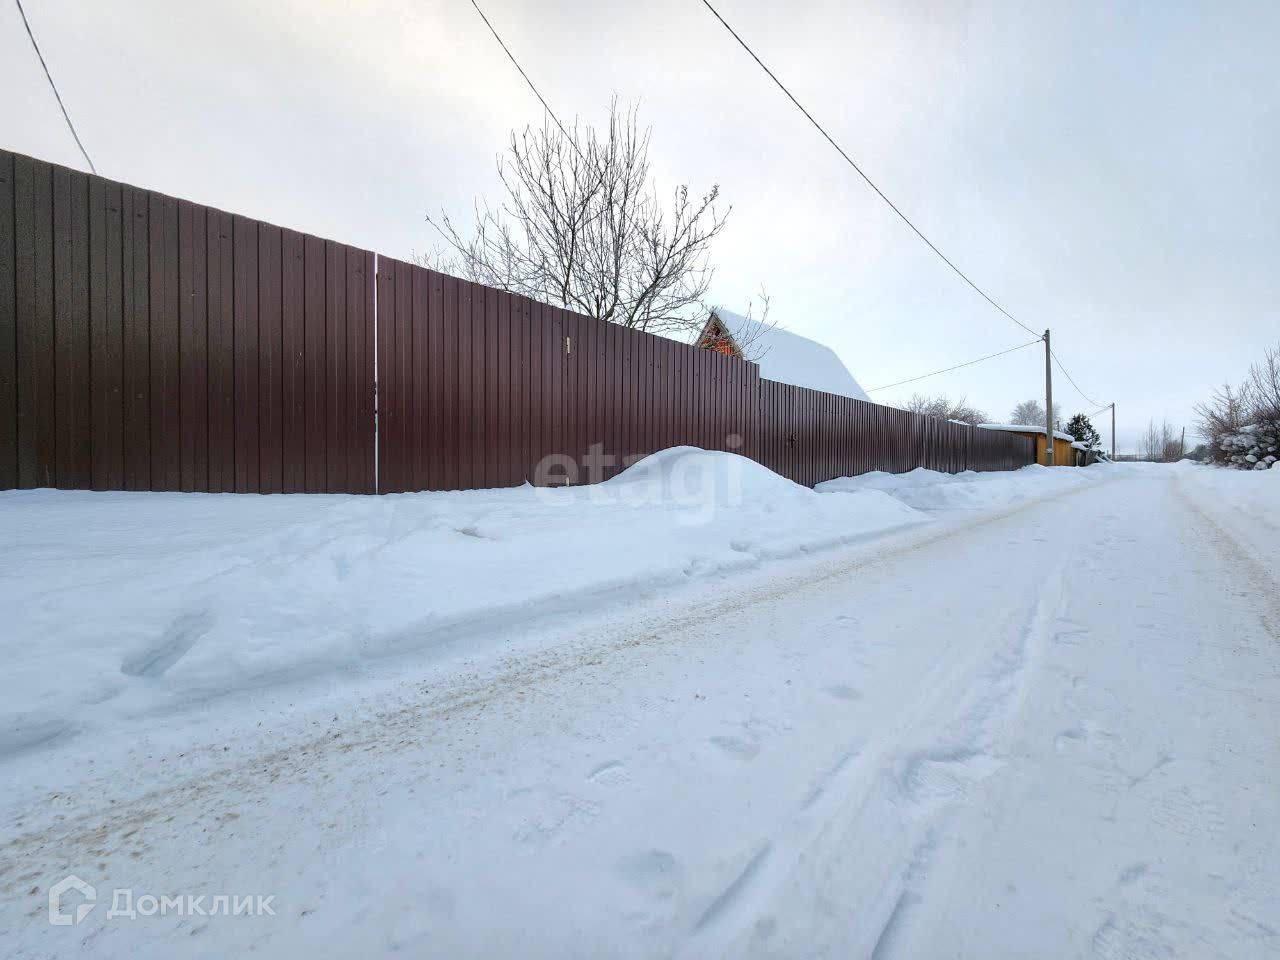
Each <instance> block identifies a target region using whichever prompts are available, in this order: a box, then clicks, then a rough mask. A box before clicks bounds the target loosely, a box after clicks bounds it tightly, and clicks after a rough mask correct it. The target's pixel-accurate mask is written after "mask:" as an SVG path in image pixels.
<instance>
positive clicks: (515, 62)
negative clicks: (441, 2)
mask: <svg viewBox="0 0 1280 960" xmlns="http://www.w3.org/2000/svg"><path fill="white" fill-rule="evenodd" d="M471 5H472V6H473V7H475V8H476V13H478V14H480V19H481V20H483V21H484V25H485V26H486V27H488V28H489V32H490V33H492V34H493V39H495V40H497V41H498V46H500V47H502V52H503V53H505V54H506V55H507V59H508V60H510V61H511V63H512V65H513V66H515V68H516V69H517V70H519V71H520V76H522V77H524V82H525V83H527V84H528V85H529V89H530V90H532V91H533V95H534V96H535V97H537V98H538V102H539V103H541V104H542V109H544V110H546V111H547V114H548V115H549V116H550V117H551V119H552V120H554V121H555V123H556V126H557V127H559V128H560V132H561V133H563V134H564V135H565V138H566V139H567V140H568V141H569V142H570V143H572V144H573V145H574V147H575V149H576V148H577V143H576V142H575V141H574V139H573V137H571V136H569V131H568V130H566V129H565V128H564V124H563V123H561V122H560V118H559V117H557V116H556V112H555V111H554V110H552V109H551V105H550V104H548V103H547V101H546V99H545V98H543V96H542V94H541V93H539V92H538V88H537V87H535V86H534V85H533V81H532V80H530V79H529V75H528V74H527V73H525V72H524V67H522V66H520V61H518V60H517V59H516V58H515V55H514V54H513V53H512V52H511V50H510V49H509V48H508V47H507V45H506V43H505V42H504V41H503V39H502V37H500V36H499V35H498V31H497V30H495V29H494V28H493V24H492V23H490V22H489V18H488V17H486V16H485V15H484V11H483V10H481V9H480V4H478V3H476V0H471Z"/></svg>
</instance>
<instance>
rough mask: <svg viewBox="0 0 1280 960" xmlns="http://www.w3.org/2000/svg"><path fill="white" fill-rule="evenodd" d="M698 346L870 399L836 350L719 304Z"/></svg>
mask: <svg viewBox="0 0 1280 960" xmlns="http://www.w3.org/2000/svg"><path fill="white" fill-rule="evenodd" d="M694 342H695V345H696V346H698V347H701V348H702V349H704V350H715V351H718V352H719V353H723V354H725V355H726V356H730V357H740V358H743V359H746V360H751V361H752V362H754V363H758V364H759V365H760V376H762V377H764V378H765V379H767V380H777V381H778V382H780V383H789V384H792V385H793V386H797V387H808V388H809V389H810V390H822V391H825V392H826V393H834V394H838V395H839V396H842V397H852V398H853V399H854V400H869V399H870V398H869V397H868V396H867V394H866V391H864V390H863V389H862V387H860V386H859V385H858V381H857V380H855V379H854V378H853V374H851V373H850V372H849V371H848V369H847V368H846V367H845V365H844V364H843V363H841V362H840V358H839V357H838V356H836V353H835V351H834V350H832V349H831V348H830V347H826V346H823V345H822V344H820V343H818V342H817V341H815V340H810V339H809V338H808V337H802V336H800V334H798V333H791V332H790V331H789V330H783V329H781V328H779V327H776V326H771V325H769V324H767V323H760V322H759V321H757V320H751V319H749V318H747V317H744V316H741V315H739V314H736V313H731V312H729V311H728V310H722V309H719V308H717V309H716V310H714V311H712V313H711V316H709V317H708V318H707V322H706V324H705V325H704V326H703V328H702V332H701V333H700V334H699V335H698V338H697V340H695V341H694Z"/></svg>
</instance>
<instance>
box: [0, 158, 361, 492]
mask: <svg viewBox="0 0 1280 960" xmlns="http://www.w3.org/2000/svg"><path fill="white" fill-rule="evenodd" d="M372 274H373V255H372V254H370V253H367V252H365V251H362V250H356V249H354V248H352V247H347V246H344V245H343V244H340V243H333V242H331V241H327V240H320V239H318V238H316V237H310V236H306V235H304V234H300V233H296V232H295V231H292V230H285V229H281V228H279V227H275V226H272V225H270V224H266V223H261V222H259V221H257V220H251V219H248V218H246V217H240V216H234V215H232V214H228V213H223V212H222V211H220V210H214V209H211V208H209V207H203V206H200V205H198V204H194V203H190V202H188V201H185V200H175V199H174V198H172V197H167V196H164V195H163V194H159V193H155V192H152V191H149V190H140V189H137V188H135V187H130V186H126V185H124V184H119V183H115V182H112V181H110V180H105V179H103V178H101V177H93V176H88V175H86V174H82V173H79V172H77V171H74V170H69V169H67V168H65V167H59V166H55V165H52V164H48V163H44V162H42V161H40V160H34V159H32V158H30V157H24V156H20V155H15V154H12V153H7V152H3V151H0V488H5V487H42V486H43V487H63V488H79V489H89V488H91V489H96V490H199V491H211V492H219V491H234V492H241V493H243V492H260V493H274V492H286V493H287V492H321V491H348V492H353V493H371V492H373V490H374V464H373V431H374V424H373V408H372V385H373V321H374V317H373V286H372Z"/></svg>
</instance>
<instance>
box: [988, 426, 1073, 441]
mask: <svg viewBox="0 0 1280 960" xmlns="http://www.w3.org/2000/svg"><path fill="white" fill-rule="evenodd" d="M978 428H979V429H981V430H1004V431H1005V432H1007V433H1038V434H1040V435H1041V436H1044V427H1036V426H1033V425H1031V424H1029V423H980V424H978ZM1053 435H1054V437H1055V438H1057V439H1058V440H1070V441H1074V440H1075V437H1073V436H1072V435H1071V434H1069V433H1063V432H1062V431H1061V430H1055V431H1053Z"/></svg>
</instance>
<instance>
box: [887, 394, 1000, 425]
mask: <svg viewBox="0 0 1280 960" xmlns="http://www.w3.org/2000/svg"><path fill="white" fill-rule="evenodd" d="M906 409H907V410H910V411H911V412H912V413H922V414H924V415H925V416H926V417H937V418H939V419H940V420H960V421H963V422H964V423H969V424H974V425H975V426H976V425H977V424H979V423H986V422H987V415H986V413H984V412H983V411H981V410H979V409H978V408H977V407H971V406H969V404H968V403H967V402H966V401H965V398H964V397H961V398H960V399H959V400H957V401H955V402H954V403H952V402H951V400H950V399H948V398H947V397H946V396H945V395H939V396H936V397H927V396H924V395H922V394H919V393H917V394H913V395H912V397H911V399H910V400H908V401H907V404H906Z"/></svg>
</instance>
